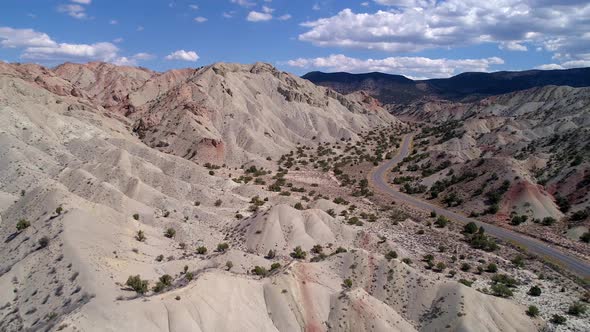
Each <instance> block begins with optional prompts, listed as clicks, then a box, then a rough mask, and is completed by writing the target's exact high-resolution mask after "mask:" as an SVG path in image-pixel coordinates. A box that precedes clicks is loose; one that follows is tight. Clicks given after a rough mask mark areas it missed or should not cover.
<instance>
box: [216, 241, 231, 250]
mask: <svg viewBox="0 0 590 332" xmlns="http://www.w3.org/2000/svg"><path fill="white" fill-rule="evenodd" d="M227 249H229V244H227V243H225V242H224V243H220V244H218V245H217V251H218V252H225V251H226V250H227Z"/></svg>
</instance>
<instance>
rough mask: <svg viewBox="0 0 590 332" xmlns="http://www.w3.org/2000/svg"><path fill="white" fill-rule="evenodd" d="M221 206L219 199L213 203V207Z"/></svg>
mask: <svg viewBox="0 0 590 332" xmlns="http://www.w3.org/2000/svg"><path fill="white" fill-rule="evenodd" d="M221 204H223V201H222V200H220V199H218V200H216V201H215V203H214V205H215V206H217V207H219V206H221Z"/></svg>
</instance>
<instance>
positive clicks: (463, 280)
mask: <svg viewBox="0 0 590 332" xmlns="http://www.w3.org/2000/svg"><path fill="white" fill-rule="evenodd" d="M459 282H460V283H462V284H463V285H465V286H467V287H471V285H473V281H469V280H467V279H459Z"/></svg>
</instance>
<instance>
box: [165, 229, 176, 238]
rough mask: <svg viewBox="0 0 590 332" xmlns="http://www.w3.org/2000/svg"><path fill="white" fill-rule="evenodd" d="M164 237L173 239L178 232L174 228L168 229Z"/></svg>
mask: <svg viewBox="0 0 590 332" xmlns="http://www.w3.org/2000/svg"><path fill="white" fill-rule="evenodd" d="M164 236H165V237H167V238H169V239H171V238H173V237H174V236H176V230H175V229H174V228H168V229H166V232H164Z"/></svg>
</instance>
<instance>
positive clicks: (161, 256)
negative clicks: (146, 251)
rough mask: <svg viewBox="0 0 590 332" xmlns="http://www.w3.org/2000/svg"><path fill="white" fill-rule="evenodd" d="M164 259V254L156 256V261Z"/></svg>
mask: <svg viewBox="0 0 590 332" xmlns="http://www.w3.org/2000/svg"><path fill="white" fill-rule="evenodd" d="M163 260H164V255H158V256H157V257H156V261H157V262H161V261H163Z"/></svg>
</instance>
